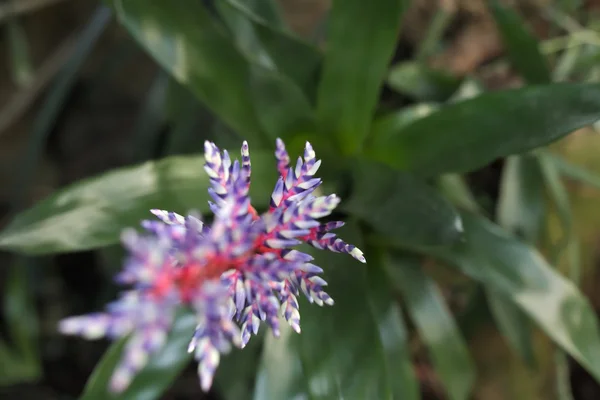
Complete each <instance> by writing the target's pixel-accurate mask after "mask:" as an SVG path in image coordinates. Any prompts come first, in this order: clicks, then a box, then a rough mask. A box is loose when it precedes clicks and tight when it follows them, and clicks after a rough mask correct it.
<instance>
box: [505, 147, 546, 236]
mask: <svg viewBox="0 0 600 400" xmlns="http://www.w3.org/2000/svg"><path fill="white" fill-rule="evenodd" d="M545 201H546V199H545V196H544V181H543V176H542V171H541V169H540V166H539V163H538V160H537V158H536V157H534V156H532V155H523V156H511V157H508V158H507V159H506V161H505V163H504V170H503V172H502V179H501V182H500V197H499V199H498V207H497V210H496V215H497V220H498V224H499V225H500V226H502V227H503V228H505V229H507V230H509V231H511V232H513V233H515V234H516V235H517V236H520V237H522V238H524V239H525V240H526V241H527V242H529V243H532V244H534V245H535V244H536V243H537V241H538V240H539V238H540V234H541V232H542V228H543V222H544V217H545V212H546V204H545Z"/></svg>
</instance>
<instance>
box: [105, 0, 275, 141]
mask: <svg viewBox="0 0 600 400" xmlns="http://www.w3.org/2000/svg"><path fill="white" fill-rule="evenodd" d="M113 4H114V8H115V9H116V11H117V15H118V16H119V19H120V21H121V22H122V23H123V25H124V26H125V27H126V28H127V29H128V30H129V32H130V33H131V34H132V35H133V36H134V37H135V38H136V39H137V40H138V41H139V42H140V43H141V44H142V46H144V47H145V48H146V50H147V51H148V52H149V53H150V54H151V55H152V56H153V57H154V58H155V60H156V61H157V62H158V63H159V64H160V65H161V66H162V67H163V68H164V69H166V70H167V71H168V72H169V73H170V74H171V75H173V76H174V77H175V78H176V79H177V80H178V81H179V82H180V83H181V84H183V85H186V86H188V87H189V88H190V90H191V91H192V92H193V93H194V94H195V95H196V96H197V97H198V98H199V99H201V100H202V101H203V102H204V103H205V104H206V105H207V107H208V108H210V109H211V110H212V111H213V112H214V113H215V114H217V115H218V116H219V117H220V118H221V119H223V120H224V121H225V122H226V123H227V124H228V125H230V126H231V127H232V128H234V129H235V130H236V131H238V132H240V133H243V134H244V135H246V137H247V139H249V140H252V141H254V142H255V143H256V142H260V141H261V140H264V137H263V134H262V129H261V127H260V124H259V122H258V119H257V118H256V115H255V114H254V112H253V107H252V97H251V93H250V88H249V86H248V79H249V76H250V63H249V61H248V60H247V59H246V58H245V57H244V56H243V55H242V54H241V53H240V52H239V51H238V49H237V48H236V46H235V43H234V41H233V39H232V38H231V37H229V35H228V34H227V31H226V30H225V29H224V27H223V26H221V25H219V24H218V23H217V22H216V20H214V19H213V18H212V17H211V15H210V14H209V12H208V11H207V9H206V8H205V6H203V5H202V2H199V1H194V0H179V1H177V2H173V3H169V6H168V7H166V6H165V4H164V2H163V1H162V0H127V1H123V0H114V1H113ZM263 144H266V143H263Z"/></svg>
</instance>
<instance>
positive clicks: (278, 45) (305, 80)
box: [219, 0, 322, 102]
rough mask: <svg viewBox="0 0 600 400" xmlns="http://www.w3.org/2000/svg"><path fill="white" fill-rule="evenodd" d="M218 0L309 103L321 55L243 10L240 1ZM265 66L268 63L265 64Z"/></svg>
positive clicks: (281, 29)
mask: <svg viewBox="0 0 600 400" xmlns="http://www.w3.org/2000/svg"><path fill="white" fill-rule="evenodd" d="M219 1H220V2H221V3H222V6H221V9H225V8H227V5H229V6H230V7H231V8H232V9H233V10H234V11H236V12H237V13H239V14H240V16H242V17H244V18H245V19H247V22H249V23H250V24H251V25H252V28H253V30H254V31H253V35H254V36H255V38H257V39H258V43H257V45H260V46H261V51H263V54H266V55H267V56H268V57H269V60H268V61H270V62H271V63H272V64H273V65H275V66H276V70H277V71H279V72H280V73H281V74H283V75H285V76H287V77H289V78H290V79H291V80H292V81H293V82H294V83H295V84H296V85H297V86H298V87H300V88H302V89H303V90H304V93H305V94H306V96H307V97H308V99H310V100H311V102H312V101H313V100H314V97H315V95H316V78H317V73H318V70H319V68H320V66H321V61H322V55H321V52H320V51H319V50H318V49H317V48H315V47H313V46H312V45H310V44H309V43H306V42H304V41H303V40H301V39H299V38H297V37H295V36H293V35H292V34H291V33H289V32H287V31H285V30H283V27H282V26H278V25H277V24H273V23H272V22H271V21H266V20H265V19H264V18H261V15H257V13H255V12H254V11H256V10H252V9H250V8H249V7H245V6H244V4H241V3H240V2H239V1H236V0H219ZM269 2H270V1H264V0H253V1H252V2H251V3H254V4H255V5H258V4H262V3H269ZM246 3H247V2H246ZM245 40H247V39H245ZM248 51H249V49H246V52H248ZM267 65H270V64H269V63H267Z"/></svg>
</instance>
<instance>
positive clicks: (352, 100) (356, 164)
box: [0, 0, 600, 400]
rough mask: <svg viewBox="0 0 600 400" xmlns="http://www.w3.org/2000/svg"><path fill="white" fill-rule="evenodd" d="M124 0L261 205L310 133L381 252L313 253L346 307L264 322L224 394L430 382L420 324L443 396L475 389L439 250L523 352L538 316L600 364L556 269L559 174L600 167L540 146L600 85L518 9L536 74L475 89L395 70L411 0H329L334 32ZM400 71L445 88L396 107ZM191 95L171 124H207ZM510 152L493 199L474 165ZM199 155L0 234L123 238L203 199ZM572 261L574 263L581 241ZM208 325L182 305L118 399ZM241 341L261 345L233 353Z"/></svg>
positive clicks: (89, 188)
mask: <svg viewBox="0 0 600 400" xmlns="http://www.w3.org/2000/svg"><path fill="white" fill-rule="evenodd" d="M109 3H110V6H111V8H112V9H113V10H114V12H115V14H116V15H117V17H118V19H119V21H120V22H121V23H122V24H123V25H124V26H125V27H126V28H127V29H128V31H129V32H130V33H131V35H132V36H133V37H135V39H136V40H137V41H138V42H139V43H140V45H141V46H143V47H144V48H145V49H146V50H147V51H148V52H149V53H150V54H151V55H152V56H153V57H154V59H155V60H156V61H157V62H158V64H160V65H161V66H162V68H163V69H164V70H165V71H167V72H168V73H169V74H170V75H171V77H172V78H173V79H174V80H176V81H177V82H178V84H179V85H181V86H183V87H184V88H187V89H188V90H189V92H191V93H193V95H194V96H195V97H196V98H197V99H199V100H200V101H201V102H202V103H203V104H204V106H205V107H206V108H207V109H208V110H210V112H211V113H212V114H214V115H215V116H216V117H217V118H218V120H219V121H221V122H222V123H223V124H225V126H226V128H228V129H229V130H227V129H223V126H221V125H218V128H219V130H218V131H217V134H214V137H213V139H214V140H215V141H216V142H217V143H219V144H220V145H222V147H227V148H229V147H231V138H232V137H237V136H239V137H242V138H244V139H246V140H248V142H249V143H250V145H251V146H252V147H253V151H254V158H253V166H254V167H255V169H254V171H253V175H252V176H253V182H254V187H253V189H252V190H253V192H251V196H252V198H253V199H255V205H256V207H257V209H258V210H259V211H261V209H265V208H267V207H268V195H269V193H270V187H269V185H270V182H272V179H270V178H271V176H270V175H269V172H268V170H270V168H269V165H270V162H271V161H270V160H266V158H265V157H269V158H270V154H271V153H272V152H273V149H272V148H271V143H272V142H273V141H274V140H275V138H278V137H281V138H282V139H284V140H285V141H286V143H288V144H289V147H290V152H291V153H298V150H299V149H300V148H301V147H302V146H303V145H304V143H305V142H306V141H307V140H309V141H310V142H311V143H312V144H313V146H314V147H315V149H316V151H317V152H318V153H319V154H320V157H321V158H322V159H323V160H324V161H325V163H324V167H323V168H324V170H323V174H324V177H325V178H326V179H325V182H326V183H327V184H328V185H329V186H328V189H332V190H333V191H336V192H337V193H339V194H340V196H341V197H342V203H341V204H340V209H341V212H342V213H343V218H344V220H345V221H347V226H346V227H345V228H344V230H343V234H344V236H345V237H347V238H348V240H349V241H350V242H352V243H355V244H357V245H358V246H359V247H361V248H363V250H364V251H365V255H366V257H367V259H368V260H369V263H368V264H367V265H365V266H363V265H360V264H358V263H348V262H347V261H346V260H344V259H343V258H338V257H335V256H334V257H331V256H330V255H328V254H322V253H314V256H315V258H316V260H317V263H318V265H320V266H322V267H323V269H324V275H325V276H326V278H327V281H328V282H329V293H330V295H331V296H332V297H333V299H334V300H335V302H336V304H335V306H334V307H333V308H325V309H320V308H315V307H305V305H304V304H301V305H300V308H301V309H302V318H303V325H302V333H301V334H300V335H295V336H294V335H290V334H289V332H286V331H283V332H282V334H281V337H280V338H279V340H273V339H272V338H270V337H267V338H266V339H265V341H264V343H263V346H262V350H261V352H260V354H259V357H260V360H259V361H257V360H255V359H253V358H252V357H254V356H255V355H256V354H257V352H249V353H250V354H251V356H246V355H242V353H244V352H241V353H239V354H238V353H234V354H233V355H232V356H231V358H230V361H227V360H225V361H224V365H223V368H222V369H221V371H220V372H219V374H218V375H217V385H218V386H219V387H220V389H221V390H222V392H223V393H224V394H225V396H228V397H230V398H236V399H238V398H255V399H284V398H295V397H294V396H301V397H309V398H327V399H329V398H351V399H354V398H356V399H365V398H388V399H395V398H401V399H407V400H410V399H417V398H419V390H418V385H417V381H416V379H415V373H414V371H413V369H412V363H411V359H410V351H409V348H408V337H409V334H410V333H411V332H413V331H416V332H417V333H418V335H419V336H420V338H421V340H422V341H423V342H424V343H425V344H426V346H427V348H428V351H429V354H430V356H431V359H432V363H433V365H434V367H435V370H436V372H437V374H438V375H439V377H440V379H441V381H442V383H443V385H444V388H445V390H446V392H447V394H448V397H449V398H450V399H452V400H462V399H467V398H469V395H470V393H471V391H472V388H473V384H474V380H475V376H476V371H475V367H474V365H473V362H472V359H471V356H470V354H469V350H468V346H467V343H466V340H465V337H464V335H463V333H462V332H461V330H460V327H459V321H458V320H457V319H456V318H455V317H454V316H453V315H452V313H451V312H450V310H449V308H448V306H447V304H446V302H445V301H444V298H443V296H442V293H441V291H440V289H439V286H438V284H437V282H436V280H435V279H434V277H433V276H432V275H430V274H428V273H426V271H428V270H430V269H433V270H435V271H448V270H450V271H454V274H455V275H459V274H461V275H464V276H467V277H468V278H469V286H470V288H471V289H472V291H473V292H474V293H476V294H475V295H473V296H472V297H471V301H472V303H477V302H479V301H480V300H481V298H482V297H481V296H483V299H484V302H485V305H486V309H487V310H489V313H490V314H491V315H492V316H493V318H494V320H495V322H496V324H497V327H498V329H499V330H500V331H501V332H502V333H503V334H504V335H505V336H506V338H507V340H508V342H509V343H510V344H511V346H513V347H514V349H515V350H516V351H517V352H518V353H519V354H520V355H521V356H522V357H523V358H524V359H525V360H527V361H529V362H530V363H534V362H535V354H534V352H533V350H532V346H533V345H532V333H531V332H532V329H533V328H532V326H533V325H534V324H535V325H537V326H538V327H539V328H541V329H542V330H543V331H544V332H545V333H546V335H548V337H550V338H551V339H552V340H553V341H554V343H555V344H556V346H557V348H558V349H560V350H559V351H558V353H557V360H558V361H559V363H563V364H564V362H565V361H564V357H563V356H564V353H566V354H568V355H570V356H571V357H573V358H574V359H575V360H576V361H577V362H578V363H580V364H581V365H582V366H583V367H584V368H586V369H587V371H588V372H589V373H590V374H591V375H592V376H594V377H595V378H596V379H598V380H600V361H599V360H600V331H599V330H598V323H597V317H596V315H595V313H594V311H593V309H592V307H591V306H590V304H589V302H588V300H587V299H586V298H585V297H584V295H583V294H582V293H581V292H580V290H579V289H578V287H577V284H576V282H573V281H571V280H569V279H567V278H566V277H564V276H563V275H562V274H561V273H560V272H558V271H557V270H556V269H555V268H554V264H556V262H557V260H558V257H559V256H560V255H561V254H562V253H566V252H567V251H569V249H570V246H572V243H573V241H574V240H576V238H574V237H573V235H572V229H571V216H570V210H569V204H568V196H567V195H566V190H565V188H564V186H563V184H562V180H561V177H562V175H568V176H570V177H579V179H585V180H587V181H591V182H592V183H594V182H595V184H596V185H597V184H598V182H597V181H595V180H594V179H597V178H594V177H593V176H592V177H590V176H589V175H586V174H585V171H584V172H582V171H579V170H577V169H575V168H574V167H572V166H570V165H569V164H568V163H566V162H565V161H564V160H562V159H560V158H558V157H557V156H555V155H551V154H550V153H549V151H548V150H546V149H542V147H543V146H546V145H548V144H549V143H551V142H554V141H556V140H558V139H560V138H562V137H564V136H565V135H567V134H569V133H571V132H572V131H574V130H576V129H579V128H582V127H585V126H588V125H590V124H592V123H594V122H595V121H597V120H598V119H600V84H598V83H552V82H551V76H552V75H551V73H550V68H549V67H548V63H547V61H546V59H545V58H544V57H543V56H542V55H541V54H540V52H539V50H538V47H539V46H538V43H537V42H536V41H535V39H534V38H533V37H532V36H531V35H530V34H529V33H528V31H527V30H526V29H524V27H523V26H522V24H521V23H520V21H519V20H518V17H516V15H514V13H512V12H511V11H510V10H508V9H505V8H503V7H501V6H500V5H498V4H495V3H494V4H493V5H492V9H493V11H494V14H495V16H496V21H497V23H498V26H499V28H500V32H501V33H502V36H503V38H504V40H505V43H506V44H507V49H508V55H509V58H510V59H511V61H512V63H513V65H514V66H515V68H517V69H518V70H519V72H520V73H521V74H522V76H523V77H524V78H525V79H526V80H527V81H528V82H530V83H531V84H532V85H531V86H529V85H526V86H524V87H523V88H520V89H515V90H506V91H498V92H493V93H477V94H476V95H475V96H474V97H472V98H468V99H465V98H460V97H452V96H453V95H456V93H458V92H457V91H460V88H461V87H463V86H461V85H466V84H467V83H469V82H468V80H464V81H461V80H458V79H455V78H452V77H448V76H446V75H443V74H439V73H436V72H435V71H431V70H430V69H428V68H426V67H424V66H423V65H421V64H419V63H416V64H413V65H403V66H397V67H396V68H394V69H393V70H392V72H391V73H388V66H389V62H390V59H391V56H392V53H393V50H394V48H395V45H396V41H397V36H398V32H399V28H400V20H401V18H400V17H401V14H402V12H403V10H405V8H406V4H405V2H404V1H402V0H372V1H370V2H364V1H359V0H334V1H333V6H332V10H331V12H330V15H329V17H328V18H329V20H328V32H327V48H326V51H320V50H319V49H318V48H316V47H315V46H313V45H312V44H310V43H307V42H304V41H302V40H300V39H299V38H297V37H296V36H294V35H293V34H292V33H291V32H290V31H289V30H288V29H287V28H286V26H285V23H284V21H282V20H281V18H280V17H279V14H278V12H277V9H276V7H275V5H274V3H273V2H270V1H247V2H241V1H237V0H216V1H215V2H214V5H215V7H214V10H211V9H209V8H208V7H206V6H205V5H203V4H202V2H199V1H194V0H180V1H177V2H171V3H169V4H168V5H167V4H165V2H163V1H160V0H114V1H111V2H109ZM349 26H351V27H352V29H348V27H349ZM415 71H416V72H415ZM567 72H568V71H567ZM403 74H408V76H403ZM565 74H566V75H568V73H565V72H561V76H564V75H565ZM386 80H388V81H389V82H390V85H391V86H392V87H394V88H395V89H397V90H400V91H406V92H407V94H408V95H409V96H410V97H411V98H414V99H416V100H419V101H428V102H435V103H434V104H430V103H426V104H421V105H419V106H416V107H407V108H403V109H399V110H392V111H391V112H390V111H385V110H383V109H381V108H380V107H379V94H380V91H381V88H382V86H383V84H384V82H385V81H386ZM415 80H424V81H423V82H424V83H423V84H421V82H418V83H419V84H415ZM195 112H197V109H193V110H192V111H191V112H190V113H187V115H186V113H185V112H182V113H183V115H177V116H175V117H174V118H173V120H174V125H175V127H176V128H177V129H175V128H174V129H173V133H172V134H173V135H174V134H175V132H177V133H178V134H181V132H184V133H183V134H185V135H192V134H197V133H191V132H190V131H189V130H185V129H183V128H182V126H181V125H178V124H181V123H182V122H183V121H185V119H186V118H189V117H190V114H193V113H195ZM231 131H233V134H231ZM224 132H229V134H227V133H224ZM499 158H505V161H504V170H503V176H502V182H501V194H500V199H499V202H498V207H497V209H496V210H491V211H492V212H490V210H486V209H485V207H482V206H481V205H480V204H478V202H477V199H475V198H474V196H473V195H472V193H471V192H470V190H469V187H468V185H466V183H465V180H464V179H463V176H462V175H460V174H465V173H468V172H471V171H474V170H476V169H478V168H480V167H483V166H485V165H487V164H489V163H491V162H492V161H494V160H497V159H499ZM203 161H204V160H203V159H202V158H201V157H199V156H185V157H182V156H170V157H166V158H164V159H162V160H160V161H148V162H146V163H143V164H140V165H137V166H134V167H128V168H123V169H118V170H115V171H111V172H109V173H107V174H105V175H102V176H99V177H95V178H92V179H89V180H86V181H83V182H79V183H77V184H75V185H72V186H70V187H67V188H64V189H62V190H60V191H59V192H57V193H55V194H54V195H52V196H51V197H49V198H48V199H46V200H44V201H42V202H40V203H39V204H37V205H36V206H34V207H33V208H31V209H29V210H26V211H24V212H22V213H20V214H19V215H17V217H16V218H15V219H14V220H13V221H12V222H11V224H10V225H9V226H8V227H7V228H6V229H5V230H4V231H3V232H2V233H1V234H0V247H2V248H4V249H9V250H13V251H16V252H21V253H25V254H37V255H39V254H50V253H57V252H66V251H76V250H83V249H92V248H97V247H101V246H106V245H110V244H114V243H117V242H118V240H119V235H120V232H121V230H122V229H123V228H124V227H127V226H130V225H135V224H136V223H137V221H139V220H141V219H143V218H145V216H146V214H147V212H148V210H149V209H151V208H160V209H167V210H173V211H177V212H182V213H183V212H186V211H188V209H199V210H200V211H201V212H206V211H207V210H208V206H207V204H206V201H202V199H205V198H206V188H207V187H208V177H206V176H205V175H203V173H202V167H201V166H202V163H203ZM546 194H548V195H549V196H548V197H549V199H550V201H551V204H553V205H554V206H555V207H556V208H557V210H558V212H559V215H560V219H561V223H562V235H563V237H562V238H561V239H560V240H559V241H558V242H557V243H552V244H551V246H549V247H550V248H551V249H552V250H553V251H552V252H548V251H546V250H547V249H545V248H543V247H542V246H541V244H542V239H543V238H542V226H543V223H544V207H545V205H546V203H547V200H546ZM489 214H494V215H491V216H490V215H489ZM81 221H85V223H81ZM536 246H539V247H540V249H541V250H542V251H543V253H544V255H542V254H541V253H540V251H538V250H537V249H536ZM546 253H547V254H546ZM311 254H313V253H312V252H311ZM573 260H575V261H573ZM570 266H571V268H572V276H573V277H575V276H577V275H578V274H579V272H578V268H579V267H578V264H577V261H576V257H573V258H572V261H571V262H570ZM426 267H427V268H426ZM477 293H479V295H480V296H479V297H478V295H477ZM402 309H405V310H406V313H407V315H408V317H409V319H410V321H411V326H410V327H408V326H407V324H406V323H405V316H404V315H403V313H402V312H401V311H402ZM409 328H410V329H409ZM413 328H414V329H413ZM193 329H194V319H193V318H192V317H190V316H189V315H184V314H181V315H179V316H178V317H177V318H176V319H175V322H174V327H173V329H172V330H171V333H170V334H169V337H168V339H167V344H166V346H165V347H163V348H162V349H161V350H160V351H158V352H157V353H156V354H154V355H153V356H152V357H151V359H150V361H149V363H148V365H147V366H146V367H144V368H143V369H142V370H141V371H140V372H139V373H138V374H137V376H136V377H135V379H134V381H133V383H132V384H131V386H129V387H128V389H127V390H126V391H125V392H124V393H122V394H121V395H120V396H119V397H118V398H125V399H128V398H131V399H134V398H135V399H140V398H157V397H158V396H159V395H160V394H161V393H162V392H163V391H164V390H165V388H166V387H168V386H169V384H170V383H171V382H172V381H173V379H174V378H175V376H176V374H177V373H178V371H180V370H181V369H182V368H183V367H184V366H185V365H186V364H187V362H188V361H189V356H188V354H187V352H186V351H185V348H186V346H187V343H188V341H189V338H190V337H191V335H192V332H193ZM123 346H124V341H119V342H117V343H115V344H114V345H113V346H112V347H111V349H110V350H109V351H108V352H107V353H106V355H105V357H104V359H103V360H102V361H101V362H100V363H99V365H98V367H97V369H96V371H95V372H94V375H93V376H92V377H91V378H90V381H89V383H88V385H87V387H86V389H85V392H84V394H83V398H84V399H93V398H111V396H112V395H111V394H109V393H108V380H109V378H110V375H111V373H112V371H113V369H114V368H115V365H116V363H117V361H118V359H119V358H120V356H121V352H122V350H123ZM563 352H564V353H563ZM238 357H240V359H241V357H250V358H251V360H250V361H246V362H239V363H237V361H236V359H237V358H238ZM257 363H258V364H259V368H258V371H256V369H255V364H257ZM234 364H239V365H237V366H234ZM240 365H241V366H242V367H240ZM234 368H236V369H235V372H231V373H228V369H229V370H230V371H234ZM241 368H244V371H240V369H241ZM242 375H244V376H246V375H249V376H255V377H256V380H255V385H254V388H253V390H254V391H253V393H250V392H248V391H247V390H246V391H244V389H239V388H235V387H234V386H233V385H231V381H232V380H235V379H236V376H242ZM559 381H562V377H561V379H559ZM235 390H238V391H235Z"/></svg>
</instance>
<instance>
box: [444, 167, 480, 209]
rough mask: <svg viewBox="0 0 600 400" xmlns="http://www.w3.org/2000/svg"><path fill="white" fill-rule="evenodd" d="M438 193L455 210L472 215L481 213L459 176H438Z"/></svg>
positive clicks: (463, 180) (473, 197) (469, 190)
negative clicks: (472, 213)
mask: <svg viewBox="0 0 600 400" xmlns="http://www.w3.org/2000/svg"><path fill="white" fill-rule="evenodd" d="M437 183H438V188H439V190H440V193H441V194H442V195H443V196H444V197H445V198H447V199H448V201H450V203H451V204H452V205H454V206H456V207H457V208H460V209H463V210H468V211H471V212H474V213H481V212H482V210H481V207H480V206H479V203H478V202H477V200H476V199H475V196H473V193H472V192H471V189H470V188H469V185H468V184H467V181H466V180H465V178H464V177H463V176H462V175H459V174H443V175H440V176H439V179H438V182H437Z"/></svg>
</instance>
